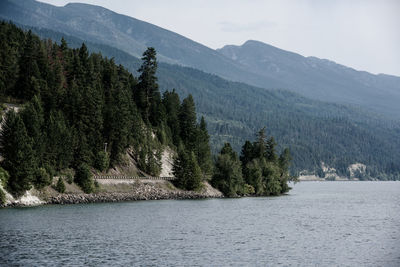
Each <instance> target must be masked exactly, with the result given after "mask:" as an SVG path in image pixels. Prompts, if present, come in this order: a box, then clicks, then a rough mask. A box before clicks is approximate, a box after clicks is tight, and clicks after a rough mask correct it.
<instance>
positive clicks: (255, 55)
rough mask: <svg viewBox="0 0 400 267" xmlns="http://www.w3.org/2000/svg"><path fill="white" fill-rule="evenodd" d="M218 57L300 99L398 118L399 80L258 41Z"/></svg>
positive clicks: (229, 49) (226, 49) (223, 50)
mask: <svg viewBox="0 0 400 267" xmlns="http://www.w3.org/2000/svg"><path fill="white" fill-rule="evenodd" d="M218 51H219V52H220V53H221V54H223V55H225V56H226V57H229V58H231V59H233V60H235V61H237V62H239V63H240V64H242V65H244V66H246V67H247V68H248V70H250V71H252V72H254V73H257V74H259V75H262V76H264V77H266V78H267V79H278V80H280V81H282V84H283V85H282V87H284V88H290V89H291V90H293V91H296V92H298V93H301V94H302V95H304V96H307V97H311V98H314V99H319V100H325V101H330V102H339V103H347V104H356V105H360V106H364V107H367V108H370V109H371V110H375V111H380V112H382V113H385V114H387V115H390V116H393V117H397V118H399V117H400V105H398V103H399V100H400V78H399V77H395V76H389V75H382V74H381V75H373V74H370V73H367V72H362V71H356V70H354V69H351V68H348V67H345V66H343V65H339V64H336V63H335V62H332V61H329V60H324V59H319V58H316V57H303V56H301V55H299V54H295V53H292V52H288V51H284V50H281V49H279V48H276V47H273V46H270V45H267V44H264V43H262V42H258V41H247V42H246V43H244V44H243V45H242V46H234V45H229V46H225V47H223V48H221V49H219V50H218Z"/></svg>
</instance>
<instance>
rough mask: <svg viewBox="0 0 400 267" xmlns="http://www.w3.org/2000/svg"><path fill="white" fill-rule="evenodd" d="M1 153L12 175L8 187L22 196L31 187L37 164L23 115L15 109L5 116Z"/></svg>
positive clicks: (4, 164)
mask: <svg viewBox="0 0 400 267" xmlns="http://www.w3.org/2000/svg"><path fill="white" fill-rule="evenodd" d="M0 153H1V155H2V156H3V157H4V160H3V161H2V162H1V165H2V167H3V168H4V169H5V170H7V171H8V173H9V175H10V178H9V180H8V183H7V188H8V189H9V192H11V193H12V194H14V195H15V196H20V195H22V194H23V193H24V192H25V191H26V190H29V189H30V188H31V186H32V181H33V180H34V173H35V170H36V166H37V164H36V161H35V158H34V151H33V149H32V139H31V138H29V136H28V134H27V132H26V128H25V125H24V122H23V120H22V119H21V116H19V115H18V114H16V113H15V112H14V111H13V110H11V111H9V112H8V113H7V114H6V117H5V121H4V125H3V128H2V131H1V140H0Z"/></svg>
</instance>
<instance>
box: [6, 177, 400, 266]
mask: <svg viewBox="0 0 400 267" xmlns="http://www.w3.org/2000/svg"><path fill="white" fill-rule="evenodd" d="M0 265H1V266H8V265H22V266H57V265H67V266H69V265H92V266H93V265H96V266H98V265H104V266H109V265H114V266H119V265H128V266H132V265H133V266H140V265H146V266H148V265H162V266H180V265H201V266H227V265H234V266H243V265H245V266H267V265H268V266H276V265H282V266H400V182H301V183H298V184H296V185H295V186H294V189H293V190H292V191H291V192H290V193H289V194H288V195H286V196H281V197H273V198H242V199H209V200H177V201H175V200H165V201H139V202H125V203H110V204H90V205H66V206H57V205H53V206H42V207H34V208H18V209H2V210H0Z"/></svg>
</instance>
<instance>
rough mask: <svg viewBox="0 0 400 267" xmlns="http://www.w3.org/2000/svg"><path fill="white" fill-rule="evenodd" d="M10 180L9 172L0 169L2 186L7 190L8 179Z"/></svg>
mask: <svg viewBox="0 0 400 267" xmlns="http://www.w3.org/2000/svg"><path fill="white" fill-rule="evenodd" d="M9 178H10V175H9V174H8V172H7V171H6V170H5V169H3V168H2V167H0V184H1V185H2V186H3V188H5V187H6V186H7V182H8V179H9Z"/></svg>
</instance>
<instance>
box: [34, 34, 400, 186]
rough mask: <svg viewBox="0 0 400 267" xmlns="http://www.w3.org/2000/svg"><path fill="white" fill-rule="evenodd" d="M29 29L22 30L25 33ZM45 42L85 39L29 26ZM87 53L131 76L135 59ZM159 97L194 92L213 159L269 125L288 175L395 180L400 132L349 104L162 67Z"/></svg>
mask: <svg viewBox="0 0 400 267" xmlns="http://www.w3.org/2000/svg"><path fill="white" fill-rule="evenodd" d="M28 28H29V27H27V29H28ZM32 30H33V31H35V32H36V33H37V34H39V35H40V36H41V37H42V38H51V39H53V40H60V39H61V37H62V36H65V38H66V39H67V40H68V44H69V45H70V46H72V47H76V48H78V47H80V45H81V44H82V40H80V39H78V38H76V37H73V36H66V35H64V34H62V33H58V32H54V31H51V30H47V29H36V28H32ZM87 46H88V48H89V50H91V51H94V52H101V53H102V54H103V55H105V56H108V57H113V58H114V59H115V62H118V63H119V64H123V65H124V66H125V67H127V69H128V70H130V71H131V72H132V73H136V70H137V69H138V68H139V67H140V64H141V62H140V60H139V59H137V58H135V57H133V56H131V55H129V54H127V53H125V52H123V51H121V50H118V49H116V48H113V47H110V46H107V45H102V44H94V43H87ZM157 76H158V83H159V85H160V91H161V92H163V91H165V90H167V89H170V88H175V89H176V92H177V93H178V94H179V95H180V96H181V97H183V96H186V95H188V94H192V95H193V97H194V99H195V102H196V107H197V111H198V115H200V116H204V118H205V121H206V122H207V128H208V131H209V133H210V143H211V149H212V151H213V152H214V153H218V151H219V150H220V148H221V147H222V146H223V145H224V143H226V142H229V143H230V144H231V146H232V148H233V149H234V150H235V151H236V152H240V150H241V147H242V144H243V143H244V142H245V140H252V139H253V138H254V133H255V132H257V131H258V130H259V129H260V128H262V127H263V126H265V125H266V126H267V128H266V131H267V133H268V134H269V135H272V136H274V137H276V140H277V143H278V146H277V150H278V151H283V150H284V148H285V147H290V152H291V155H292V157H293V164H291V167H290V169H291V172H292V173H293V174H296V173H299V172H300V171H302V170H307V171H309V172H310V173H317V174H319V175H322V176H323V175H324V174H323V171H322V168H321V161H323V162H324V163H326V164H327V165H328V166H330V167H334V168H336V171H337V173H338V174H339V175H342V176H345V177H349V176H350V173H349V170H348V166H349V165H350V164H353V163H356V162H360V163H364V164H366V165H367V169H366V173H363V174H362V175H358V177H359V178H361V179H371V178H378V179H381V180H385V179H399V177H400V165H399V162H400V160H399V159H400V150H399V149H398V148H399V147H400V138H399V137H400V127H399V123H398V122H396V121H390V120H388V119H387V118H385V117H382V116H379V115H377V114H374V113H371V112H369V111H366V110H365V109H360V108H357V107H354V106H346V105H338V104H332V103H324V102H321V101H314V100H310V99H306V98H304V97H302V96H300V95H298V94H295V93H292V92H288V91H285V90H265V89H262V88H256V87H253V86H249V85H246V84H243V83H236V82H230V81H227V80H224V79H222V78H220V77H218V76H215V75H211V74H207V73H204V72H202V71H199V70H196V69H192V68H187V67H182V66H177V65H169V64H165V63H160V64H159V65H158V71H157Z"/></svg>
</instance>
